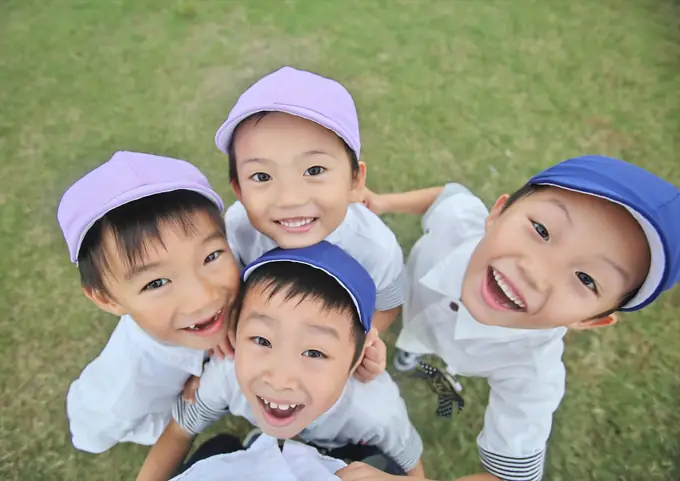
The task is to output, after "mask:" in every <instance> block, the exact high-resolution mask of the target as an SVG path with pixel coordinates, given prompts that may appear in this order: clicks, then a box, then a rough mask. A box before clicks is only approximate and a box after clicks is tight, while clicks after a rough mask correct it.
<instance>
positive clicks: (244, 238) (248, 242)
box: [224, 201, 259, 269]
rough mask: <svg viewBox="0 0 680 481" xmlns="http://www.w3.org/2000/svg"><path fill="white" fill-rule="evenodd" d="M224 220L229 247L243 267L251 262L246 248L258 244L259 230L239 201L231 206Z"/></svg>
mask: <svg viewBox="0 0 680 481" xmlns="http://www.w3.org/2000/svg"><path fill="white" fill-rule="evenodd" d="M224 221H225V226H226V231H227V242H228V243H229V248H230V249H231V252H232V254H233V255H234V259H236V262H237V263H238V265H239V267H240V268H241V269H243V268H244V267H245V266H246V264H248V262H249V261H248V260H247V257H248V256H247V252H246V250H245V249H246V248H247V246H253V245H255V244H256V242H257V236H258V234H259V232H258V231H257V230H255V228H254V227H253V226H252V225H251V224H250V220H249V219H248V214H247V213H246V209H245V207H243V204H241V203H240V202H238V201H237V202H234V203H233V204H231V205H230V206H229V208H228V209H227V213H226V214H225V215H224Z"/></svg>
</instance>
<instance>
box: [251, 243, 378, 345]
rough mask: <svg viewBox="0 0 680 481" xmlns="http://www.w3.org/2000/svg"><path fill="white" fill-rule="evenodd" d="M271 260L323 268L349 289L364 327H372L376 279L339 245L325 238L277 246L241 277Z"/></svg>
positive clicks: (258, 259)
mask: <svg viewBox="0 0 680 481" xmlns="http://www.w3.org/2000/svg"><path fill="white" fill-rule="evenodd" d="M270 262H297V263H300V264H305V265H308V266H310V267H314V268H316V269H320V270H322V271H324V272H325V273H326V274H328V275H329V276H331V277H332V278H333V279H335V280H336V281H337V282H338V284H340V285H341V286H342V287H343V288H344V289H345V290H346V291H347V293H348V294H349V296H350V297H351V298H352V301H353V302H354V307H355V308H356V310H357V313H358V314H359V320H360V321H361V324H362V325H363V326H364V330H365V331H366V332H368V331H370V330H371V319H372V318H373V311H375V298H376V288H375V283H374V282H373V279H372V278H371V276H370V275H369V274H368V272H367V271H366V269H364V268H363V266H362V265H361V264H359V263H358V262H357V261H356V260H355V259H354V257H352V256H350V255H349V254H348V253H347V252H345V251H344V250H342V249H341V248H340V247H338V246H336V245H335V244H331V243H330V242H326V241H321V242H319V243H318V244H315V245H313V246H309V247H301V248H299V249H281V248H280V247H277V248H275V249H272V250H270V251H269V252H267V253H265V254H263V255H262V256H261V257H259V258H257V259H255V260H254V261H253V262H251V263H250V264H248V265H247V266H246V268H245V269H243V272H242V273H241V277H242V278H243V280H244V281H245V280H246V279H247V278H248V276H249V275H250V273H251V272H253V271H254V270H255V269H257V268H258V267H260V266H263V265H265V264H269V263H270Z"/></svg>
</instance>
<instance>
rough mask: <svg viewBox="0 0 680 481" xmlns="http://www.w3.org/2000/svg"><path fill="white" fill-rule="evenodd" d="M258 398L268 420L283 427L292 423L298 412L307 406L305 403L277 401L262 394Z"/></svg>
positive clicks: (273, 424)
mask: <svg viewBox="0 0 680 481" xmlns="http://www.w3.org/2000/svg"><path fill="white" fill-rule="evenodd" d="M257 400H258V401H259V402H260V406H261V407H262V409H263V411H264V414H265V418H266V420H267V422H268V423H269V424H271V425H272V426H274V427H282V426H286V425H288V424H290V423H292V422H293V420H294V419H295V417H296V415H297V413H299V412H300V411H302V410H303V409H304V408H305V405H304V404H294V403H285V404H284V403H281V402H279V403H276V402H274V401H271V400H269V399H265V398H263V397H260V396H257Z"/></svg>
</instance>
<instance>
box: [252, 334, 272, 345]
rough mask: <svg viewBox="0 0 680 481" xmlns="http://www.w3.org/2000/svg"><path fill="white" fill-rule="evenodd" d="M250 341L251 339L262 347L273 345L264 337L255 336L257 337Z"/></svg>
mask: <svg viewBox="0 0 680 481" xmlns="http://www.w3.org/2000/svg"><path fill="white" fill-rule="evenodd" d="M250 339H251V340H252V341H253V342H254V343H255V344H257V345H258V346H262V347H271V345H272V343H271V342H269V341H268V340H267V339H265V338H264V337H260V336H255V337H251V338H250Z"/></svg>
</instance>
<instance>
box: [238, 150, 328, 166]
mask: <svg viewBox="0 0 680 481" xmlns="http://www.w3.org/2000/svg"><path fill="white" fill-rule="evenodd" d="M313 155H326V156H328V157H332V158H335V156H334V155H332V154H331V153H329V152H326V151H324V150H307V151H305V152H303V153H301V154H300V155H296V156H295V158H296V159H303V158H305V157H311V156H313ZM272 162H273V161H272V160H271V159H266V158H264V157H252V158H250V159H246V160H244V161H243V165H246V164H268V163H272Z"/></svg>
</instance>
